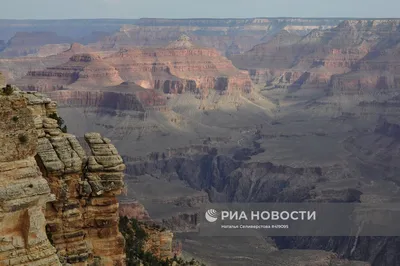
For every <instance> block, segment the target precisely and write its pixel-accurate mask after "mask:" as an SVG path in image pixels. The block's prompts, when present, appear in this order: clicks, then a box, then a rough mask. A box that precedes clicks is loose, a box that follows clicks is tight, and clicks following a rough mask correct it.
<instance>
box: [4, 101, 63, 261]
mask: <svg viewBox="0 0 400 266" xmlns="http://www.w3.org/2000/svg"><path fill="white" fill-rule="evenodd" d="M0 118H1V119H0V146H1V153H0V235H1V237H0V265H26V266H28V265H37V266H39V265H40V266H42V265H47V266H50V265H61V264H60V261H59V260H58V257H57V255H56V249H55V248H54V247H53V246H52V245H51V244H50V242H49V240H48V239H47V236H46V231H45V226H46V220H45V211H46V203H48V202H50V201H54V200H55V198H54V195H52V194H51V190H50V187H49V184H48V183H47V181H46V179H44V177H43V175H42V173H41V172H40V171H39V168H38V165H37V164H36V161H35V155H36V153H37V141H38V135H37V132H36V130H35V126H34V117H33V115H32V112H31V110H30V109H29V107H28V103H27V100H26V99H25V98H24V97H21V96H20V95H10V96H6V95H1V94H0Z"/></svg>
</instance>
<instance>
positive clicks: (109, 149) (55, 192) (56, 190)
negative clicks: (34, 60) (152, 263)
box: [0, 90, 125, 266]
mask: <svg viewBox="0 0 400 266" xmlns="http://www.w3.org/2000/svg"><path fill="white" fill-rule="evenodd" d="M0 101H1V108H2V110H1V116H2V119H1V124H0V125H1V130H0V134H1V135H0V136H1V137H0V140H1V146H2V147H3V148H4V149H2V153H1V154H2V155H1V156H0V164H1V168H0V169H1V172H0V177H1V179H2V180H3V181H2V182H1V188H0V197H1V207H2V208H1V223H0V224H1V227H0V231H1V235H2V238H1V248H0V261H1V262H4V263H8V264H4V265H60V263H63V264H65V263H69V264H73V265H113V266H114V265H125V241H124V239H123V237H122V235H121V234H120V232H119V230H118V220H119V212H118V201H117V199H116V196H117V195H119V194H120V193H121V191H122V189H123V186H124V183H123V177H124V173H123V171H124V169H125V165H124V164H123V161H122V158H121V157H120V156H119V154H118V152H117V150H116V149H115V147H114V146H113V145H112V144H111V143H110V140H109V139H106V138H103V137H101V136H100V135H99V134H97V133H88V134H86V135H85V140H86V143H87V144H86V145H87V146H85V148H87V150H88V151H90V155H87V154H86V152H85V150H84V148H83V147H82V146H81V144H80V143H79V142H78V140H77V138H76V137H75V136H74V135H71V134H67V133H64V132H63V131H62V130H61V129H60V121H61V119H60V118H59V117H58V116H57V110H56V103H55V102H53V101H51V100H50V99H49V98H46V97H44V96H42V95H39V94H31V93H23V92H20V91H19V90H16V91H14V92H13V93H12V94H11V96H0ZM50 117H53V118H55V119H53V118H50ZM3 150H4V152H3ZM39 170H40V171H39ZM50 193H52V194H50ZM51 195H52V196H51ZM49 241H50V242H51V243H52V244H53V245H54V247H53V246H52V245H51V244H50V242H49ZM57 255H58V256H57ZM2 265H3V264H2Z"/></svg>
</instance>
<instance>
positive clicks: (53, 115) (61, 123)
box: [49, 113, 68, 133]
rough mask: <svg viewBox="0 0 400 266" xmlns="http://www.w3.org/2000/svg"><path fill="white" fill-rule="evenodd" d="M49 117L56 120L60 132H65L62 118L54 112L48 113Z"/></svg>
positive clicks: (65, 126)
mask: <svg viewBox="0 0 400 266" xmlns="http://www.w3.org/2000/svg"><path fill="white" fill-rule="evenodd" d="M49 118H52V119H55V120H57V124H58V127H59V128H60V129H61V131H62V132H64V133H67V131H68V129H67V125H65V122H64V119H62V118H61V117H60V116H58V115H57V114H56V113H53V114H50V115H49Z"/></svg>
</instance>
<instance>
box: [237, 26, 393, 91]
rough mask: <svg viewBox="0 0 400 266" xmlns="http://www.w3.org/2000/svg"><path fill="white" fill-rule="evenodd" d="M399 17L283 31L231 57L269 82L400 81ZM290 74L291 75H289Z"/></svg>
mask: <svg viewBox="0 0 400 266" xmlns="http://www.w3.org/2000/svg"><path fill="white" fill-rule="evenodd" d="M399 23H400V21H399V20H346V21H344V22H342V23H341V24H339V25H338V26H337V27H335V28H331V29H328V30H320V29H315V30H313V31H311V32H310V33H309V34H307V35H306V36H304V37H299V36H295V35H293V34H289V33H287V32H281V33H279V34H278V35H276V36H275V37H274V38H273V39H272V40H270V41H268V42H266V43H264V44H260V45H258V46H256V47H254V48H253V49H252V50H250V51H248V52H246V53H244V54H243V55H236V56H232V58H231V59H232V61H233V62H234V64H235V65H236V66H238V67H239V68H242V69H248V70H249V71H250V73H251V76H252V78H253V80H254V81H255V82H257V83H258V84H260V85H262V86H267V87H271V86H272V87H274V86H275V87H296V88H307V87H313V88H333V92H334V93H335V92H336V93H340V91H343V90H348V91H349V92H350V91H353V92H350V93H351V94H353V93H354V91H357V89H359V88H361V87H362V88H365V89H368V88H376V87H379V88H384V87H389V88H391V87H395V86H397V75H398V73H397V72H396V71H397V70H396V69H397V67H396V66H397V63H396V62H397V59H396V58H397V57H396V56H398V45H396V44H397V43H398V40H399V38H400V34H399ZM288 76H290V78H287V77H288Z"/></svg>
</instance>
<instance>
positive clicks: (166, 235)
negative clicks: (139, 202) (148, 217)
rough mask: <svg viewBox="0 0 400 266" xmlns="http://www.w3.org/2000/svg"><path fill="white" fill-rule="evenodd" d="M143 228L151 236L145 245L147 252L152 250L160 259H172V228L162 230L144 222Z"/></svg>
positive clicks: (144, 248)
mask: <svg viewBox="0 0 400 266" xmlns="http://www.w3.org/2000/svg"><path fill="white" fill-rule="evenodd" d="M143 229H144V231H145V232H146V234H147V235H148V236H149V237H148V238H147V239H146V241H145V243H144V246H143V250H144V251H145V252H150V253H152V254H153V255H154V256H156V257H157V258H159V259H162V260H165V259H170V258H172V257H173V256H174V254H173V241H172V240H173V237H174V234H173V233H172V232H171V231H170V230H165V229H164V230H160V229H159V228H155V227H154V226H150V225H147V226H146V225H145V224H143Z"/></svg>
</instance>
